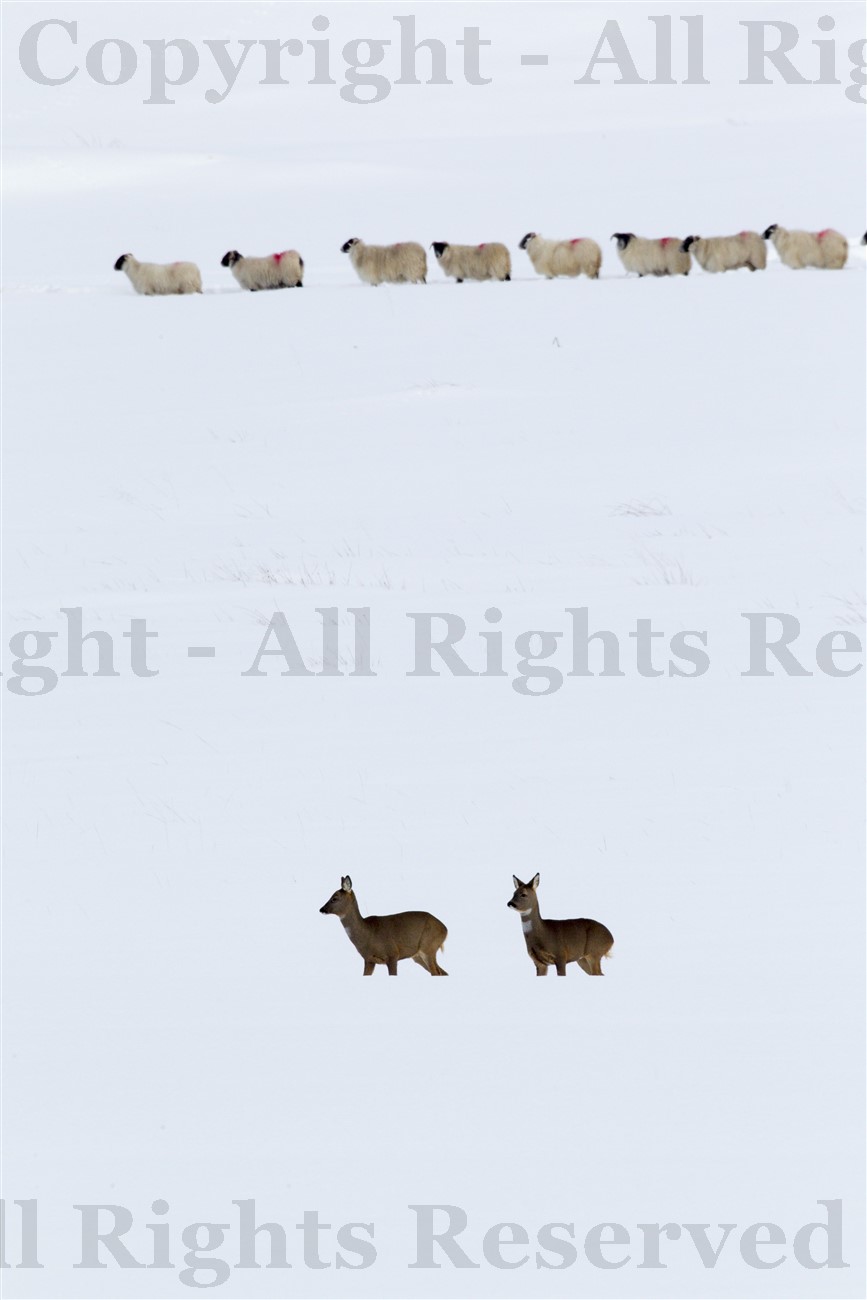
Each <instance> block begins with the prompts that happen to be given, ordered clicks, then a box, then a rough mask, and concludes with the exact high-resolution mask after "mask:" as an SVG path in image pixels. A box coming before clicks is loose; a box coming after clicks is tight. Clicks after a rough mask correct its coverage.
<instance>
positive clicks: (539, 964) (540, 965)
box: [533, 958, 548, 975]
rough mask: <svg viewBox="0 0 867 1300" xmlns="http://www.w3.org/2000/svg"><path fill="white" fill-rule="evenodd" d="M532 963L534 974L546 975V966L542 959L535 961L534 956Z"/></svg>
mask: <svg viewBox="0 0 867 1300" xmlns="http://www.w3.org/2000/svg"><path fill="white" fill-rule="evenodd" d="M533 965H534V966H535V967H536V974H537V975H547V974H548V967H547V966H546V965H545V963H544V962H543V961H536V960H535V958H534V959H533Z"/></svg>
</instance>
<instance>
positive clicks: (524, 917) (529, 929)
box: [518, 898, 542, 935]
mask: <svg viewBox="0 0 867 1300" xmlns="http://www.w3.org/2000/svg"><path fill="white" fill-rule="evenodd" d="M518 915H519V916H520V918H521V929H522V930H523V931H524V934H525V935H528V934H532V933H533V931H534V930H536V931H538V930H539V929H540V928H541V925H542V918H541V916H540V915H539V904H538V902H537V901H536V899H535V898H534V899H533V902H532V904H531V905H530V907H529V909H527V910H526V911H523V912H519V913H518Z"/></svg>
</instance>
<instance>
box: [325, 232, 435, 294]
mask: <svg viewBox="0 0 867 1300" xmlns="http://www.w3.org/2000/svg"><path fill="white" fill-rule="evenodd" d="M340 251H341V253H348V254H349V260H350V262H351V263H352V265H353V266H354V267H355V271H356V274H357V275H358V278H359V280H363V281H364V282H365V284H425V283H426V276H427V256H426V254H425V251H424V249H423V248H422V246H421V244H413V243H408V244H365V242H364V240H363V239H347V241H346V243H345V244H344V245H343V247H342V248H341V250H340Z"/></svg>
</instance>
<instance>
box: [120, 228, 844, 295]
mask: <svg viewBox="0 0 867 1300" xmlns="http://www.w3.org/2000/svg"><path fill="white" fill-rule="evenodd" d="M611 238H612V239H615V240H616V241H617V251H618V254H619V256H620V260H621V262H622V263H623V265H624V267H625V268H626V270H627V272H633V273H634V274H636V275H638V276H644V275H689V271H690V267H691V265H692V259H693V258H695V260H696V261H697V262H698V264H699V266H700V267H702V269H703V270H705V271H712V272H717V271H737V270H739V269H740V268H741V267H748V268H749V270H750V271H763V270H764V269H765V266H766V264H767V250H766V241H768V240H770V241H771V243H772V244H773V245H774V248H775V249H776V251H777V255H778V257H779V259H780V261H781V262H782V263H783V264H784V265H785V266H789V267H791V268H792V269H793V270H796V271H797V270H802V269H803V268H804V267H807V266H813V267H818V268H820V269H822V270H834V271H837V270H840V269H841V268H842V267H843V266H845V265H846V259H847V258H848V256H849V243H848V240H847V239H846V237H845V235H841V234H840V232H839V231H838V230H830V229H829V230H819V231H817V232H815V233H814V232H812V231H809V230H786V229H784V228H783V226H777V225H773V226H768V228H767V230H766V231H765V232H764V234H763V235H760V234H758V233H757V232H756V231H754V230H742V231H740V233H739V234H737V235H721V236H717V237H716V238H713V239H702V238H700V237H699V236H697V235H690V236H689V237H688V238H687V239H682V240H681V239H675V238H672V237H670V238H667V239H642V238H640V237H639V236H638V235H633V234H628V233H624V232H618V233H617V234H614V235H612V236H611ZM861 243H862V244H867V234H865V235H864V237H863V238H862V240H861ZM518 247H519V248H522V249H523V250H524V251H525V252H526V253H527V255H528V257H529V258H530V261H531V263H532V264H533V269H534V270H535V271H536V272H537V273H538V274H539V275H544V276H545V277H546V278H547V279H549V280H553V279H555V278H556V277H557V276H570V277H574V276H578V275H586V276H587V277H588V278H589V279H591V280H596V279H598V278H599V268H600V267H601V265H602V249H601V248H600V247H599V245H598V244H597V243H596V241H595V240H594V239H543V237H542V236H541V235H537V234H535V233H534V232H532V231H531V232H530V233H529V234H527V235H525V236H524V238H523V239H522V240H521V242H520V244H519V245H518ZM431 248H432V249H433V251H434V256H435V257H436V259H437V261H438V262H439V264H440V266H441V268H442V270H443V271H444V272H445V274H446V275H447V276H450V277H451V278H452V279H453V280H456V281H457V283H458V284H462V283H463V281H464V280H511V278H512V259H511V257H510V255H509V250H508V248H507V247H506V245H505V244H446V243H433V244H431ZM341 252H343V253H347V254H348V255H349V260H350V262H351V263H352V265H353V268H354V269H355V272H356V274H357V275H358V278H359V279H360V280H363V281H364V283H365V284H374V285H376V284H425V283H426V281H427V254H426V253H425V250H424V249H423V248H422V246H421V244H416V243H403V244H366V243H365V242H364V240H363V239H347V241H346V243H345V244H344V245H343V247H342V249H341ZM220 265H221V266H225V267H228V268H229V269H230V270H231V272H232V274H233V275H234V277H235V279H236V280H237V281H238V284H239V285H240V286H241V288H242V289H248V290H249V291H250V292H251V293H255V292H257V291H258V290H260V289H295V288H297V289H300V288H302V286H303V283H304V259H303V258H302V257H301V255H300V253H296V252H295V250H294V249H286V250H285V251H284V252H282V253H272V254H270V256H268V257H242V256H241V254H240V253H239V252H238V251H237V250H235V249H233V250H232V251H231V252H228V253H226V255H225V256H224V257H223V259H222V261H221V263H220ZM114 269H115V270H116V271H125V272H126V274H127V276H128V277H129V279H130V282H131V284H132V286H133V288H134V289H135V291H136V293H144V294H172V293H201V292H202V273H201V271H200V270H199V268H198V267H197V266H196V264H195V263H194V262H169V263H167V264H161V263H157V262H139V261H138V260H137V259H136V258H135V257H133V255H132V253H123V254H122V255H121V256H120V257H119V258H118V259H117V261H116V262H115V264H114Z"/></svg>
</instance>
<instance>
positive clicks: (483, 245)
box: [479, 244, 488, 249]
mask: <svg viewBox="0 0 867 1300" xmlns="http://www.w3.org/2000/svg"><path fill="white" fill-rule="evenodd" d="M487 247H488V246H487V244H479V248H480V249H482V248H487Z"/></svg>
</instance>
